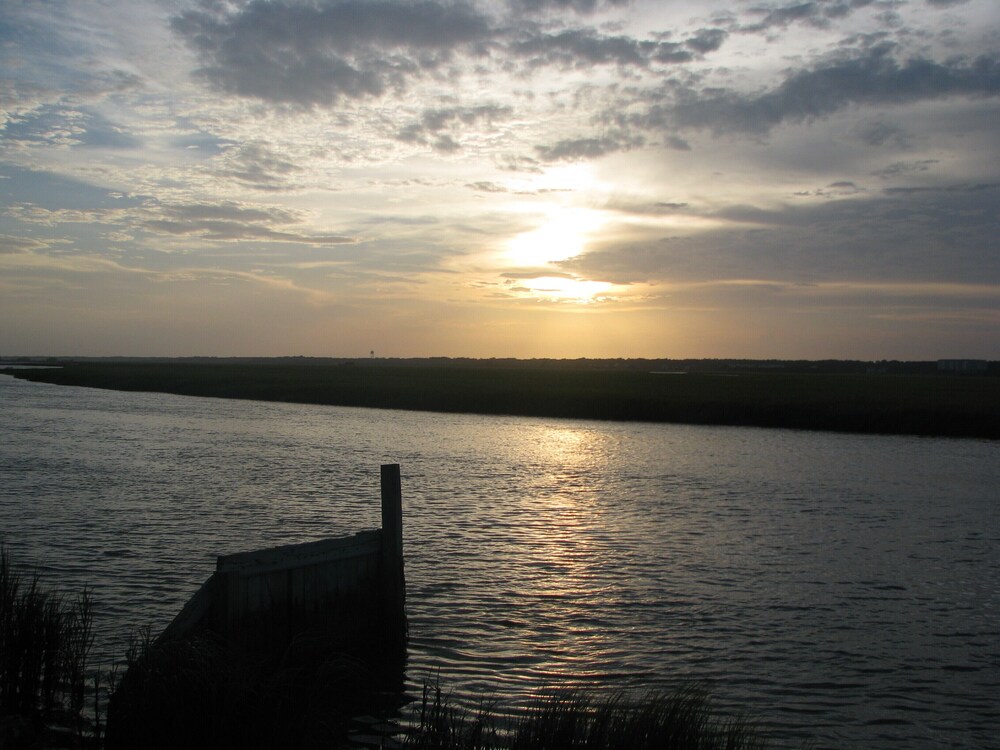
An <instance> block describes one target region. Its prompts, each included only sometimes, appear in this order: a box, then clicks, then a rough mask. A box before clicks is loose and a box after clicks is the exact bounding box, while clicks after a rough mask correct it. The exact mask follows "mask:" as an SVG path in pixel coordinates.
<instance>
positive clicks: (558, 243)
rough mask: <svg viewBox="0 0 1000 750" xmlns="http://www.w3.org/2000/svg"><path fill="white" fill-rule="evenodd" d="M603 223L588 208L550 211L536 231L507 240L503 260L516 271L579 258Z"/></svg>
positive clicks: (523, 233) (602, 219) (600, 216)
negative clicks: (515, 268) (515, 267)
mask: <svg viewBox="0 0 1000 750" xmlns="http://www.w3.org/2000/svg"><path fill="white" fill-rule="evenodd" d="M604 223H605V219H604V217H603V216H602V215H601V212H599V211H594V210H592V209H588V208H552V209H550V211H549V213H548V216H547V218H546V219H545V222H544V223H543V224H542V225H541V226H539V227H538V228H537V229H532V230H529V231H527V232H522V233H521V234H518V235H516V236H515V237H512V238H511V239H509V240H507V243H506V248H505V260H506V261H507V262H508V263H510V264H512V265H515V266H519V267H522V268H523V267H537V266H544V265H546V264H547V263H558V262H559V261H562V260H567V259H569V258H573V257H575V256H577V255H580V254H581V253H582V252H583V251H584V250H585V249H586V246H587V241H588V240H589V238H590V236H591V235H593V234H594V233H595V232H596V231H597V230H598V229H600V228H601V227H602V226H603V225H604Z"/></svg>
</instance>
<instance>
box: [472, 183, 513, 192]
mask: <svg viewBox="0 0 1000 750" xmlns="http://www.w3.org/2000/svg"><path fill="white" fill-rule="evenodd" d="M466 187H467V188H469V189H470V190H475V191H476V192H477V193H506V192H508V190H507V188H505V187H504V186H503V185H498V184H497V183H495V182H488V181H482V182H470V183H469V184H468V185H466Z"/></svg>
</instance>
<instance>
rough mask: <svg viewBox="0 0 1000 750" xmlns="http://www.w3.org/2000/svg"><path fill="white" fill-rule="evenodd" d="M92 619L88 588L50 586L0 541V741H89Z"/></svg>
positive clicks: (3, 743) (22, 743) (80, 743)
mask: <svg viewBox="0 0 1000 750" xmlns="http://www.w3.org/2000/svg"><path fill="white" fill-rule="evenodd" d="M92 622H93V607H92V601H91V598H90V594H89V593H88V592H87V591H86V590H84V591H83V592H82V593H81V594H79V595H78V596H77V597H75V598H73V599H67V598H65V597H64V596H62V595H61V594H58V593H55V592H52V591H48V590H46V589H45V588H43V587H42V585H41V583H40V582H39V579H38V577H37V576H34V575H32V576H25V575H23V574H22V573H21V572H19V571H17V570H15V569H13V568H12V567H11V564H10V560H9V558H8V555H7V551H6V550H5V549H3V548H0V747H35V746H39V743H42V742H44V743H45V744H46V745H47V746H50V747H51V746H58V747H65V746H69V745H70V744H72V745H73V746H80V747H82V746H84V744H85V734H86V740H88V741H93V738H94V735H93V734H92V733H91V727H90V725H89V724H88V723H87V722H86V720H85V719H84V717H83V710H84V704H85V699H86V695H87V681H88V674H87V671H88V662H87V660H88V657H89V654H90V649H91V645H92V643H93V638H94V636H93V629H92ZM98 688H99V683H95V685H94V690H95V693H94V694H95V695H96V692H97V690H98ZM95 729H96V732H97V736H99V734H100V731H99V726H97V727H96V728H95ZM85 730H86V732H85Z"/></svg>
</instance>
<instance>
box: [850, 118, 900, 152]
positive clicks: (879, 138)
mask: <svg viewBox="0 0 1000 750" xmlns="http://www.w3.org/2000/svg"><path fill="white" fill-rule="evenodd" d="M857 134H858V137H859V138H861V140H862V141H864V142H865V143H867V144H868V145H869V146H884V145H887V144H891V145H893V146H896V147H897V148H906V147H907V146H908V145H909V143H910V138H909V135H908V134H907V132H906V131H905V130H903V129H902V128H900V127H898V126H896V125H890V124H888V123H885V122H867V123H862V124H861V125H859V126H858V128H857Z"/></svg>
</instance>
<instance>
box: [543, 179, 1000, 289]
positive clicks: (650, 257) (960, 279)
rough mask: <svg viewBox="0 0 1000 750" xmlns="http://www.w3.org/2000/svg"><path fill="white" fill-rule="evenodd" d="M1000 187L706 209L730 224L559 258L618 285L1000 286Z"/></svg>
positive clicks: (957, 187)
mask: <svg viewBox="0 0 1000 750" xmlns="http://www.w3.org/2000/svg"><path fill="white" fill-rule="evenodd" d="M998 192H1000V185H997V184H985V183H984V184H981V185H979V184H974V185H955V186H950V187H947V188H944V189H939V188H927V189H919V188H918V189H905V190H898V191H893V192H889V193H888V194H870V193H869V194H860V195H859V196H857V197H851V198H843V199H840V200H830V201H823V202H817V203H813V202H810V203H808V204H805V205H787V206H785V207H783V208H778V209H768V210H765V209H760V208H755V207H750V206H732V207H729V208H726V209H723V210H721V211H718V212H715V213H713V214H703V215H705V216H707V217H711V218H716V219H719V220H722V221H725V222H727V223H730V226H729V227H728V228H722V229H717V230H712V231H706V232H701V233H698V234H694V235H690V236H674V237H668V238H662V239H656V240H651V241H647V242H637V243H631V244H622V245H610V246H605V247H604V248H602V249H600V250H597V251H593V252H590V253H585V254H583V255H580V256H577V257H576V258H573V259H570V260H568V261H563V262H561V263H560V264H559V265H560V266H561V267H562V268H563V270H565V271H569V272H574V273H579V274H582V275H584V276H587V277H588V278H602V279H605V280H608V281H611V282H614V283H625V282H635V283H637V282H645V281H678V282H704V281H711V280H726V279H731V280H739V279H767V280H772V281H779V282H788V283H798V282H815V283H820V282H845V281H858V282H863V283H876V282H899V283H903V282H913V283H968V284H997V283H1000V255H997V253H996V251H995V246H996V240H995V237H996V232H997V218H996V205H997V203H996V201H997V195H998Z"/></svg>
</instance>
